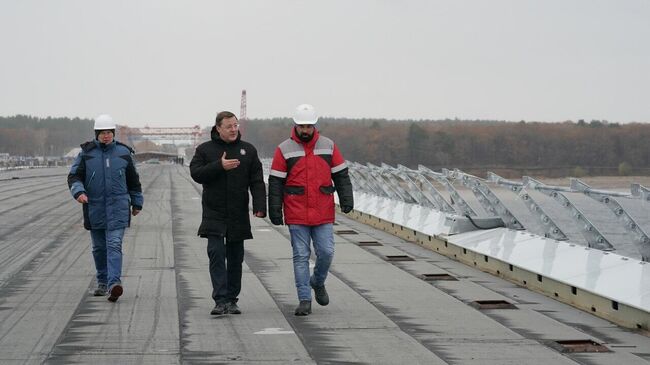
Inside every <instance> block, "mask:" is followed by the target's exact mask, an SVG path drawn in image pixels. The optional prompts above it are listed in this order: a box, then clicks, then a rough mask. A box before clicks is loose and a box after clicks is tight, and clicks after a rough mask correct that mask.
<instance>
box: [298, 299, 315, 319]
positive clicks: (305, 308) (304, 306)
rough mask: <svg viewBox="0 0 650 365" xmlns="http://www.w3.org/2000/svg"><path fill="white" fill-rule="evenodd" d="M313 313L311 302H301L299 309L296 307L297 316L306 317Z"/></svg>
mask: <svg viewBox="0 0 650 365" xmlns="http://www.w3.org/2000/svg"><path fill="white" fill-rule="evenodd" d="M309 313H311V302H310V301H309V300H301V301H300V304H298V307H296V312H295V315H297V316H306V315H308V314H309Z"/></svg>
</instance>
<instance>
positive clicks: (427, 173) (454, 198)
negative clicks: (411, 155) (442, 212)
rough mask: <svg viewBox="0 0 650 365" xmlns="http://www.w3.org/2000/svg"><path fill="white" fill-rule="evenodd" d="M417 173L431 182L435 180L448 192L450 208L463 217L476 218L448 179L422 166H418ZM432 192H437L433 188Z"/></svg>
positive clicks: (474, 213)
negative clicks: (430, 179)
mask: <svg viewBox="0 0 650 365" xmlns="http://www.w3.org/2000/svg"><path fill="white" fill-rule="evenodd" d="M418 172H420V173H421V174H422V176H423V177H425V178H426V177H429V178H432V179H433V180H435V181H437V182H438V183H440V184H442V185H443V186H444V187H445V189H447V192H449V196H450V197H451V204H450V206H452V207H453V209H454V210H455V211H456V212H457V213H458V214H460V215H463V216H466V215H469V216H470V217H477V216H478V214H476V212H475V211H474V209H472V207H471V206H470V205H469V204H468V203H467V201H465V199H463V197H462V196H461V195H460V193H458V190H456V188H454V186H453V185H452V184H451V182H450V181H449V179H447V177H446V176H445V175H444V174H441V173H438V172H435V171H433V170H431V169H429V168H427V167H425V166H422V165H418ZM429 184H431V182H429ZM431 186H432V187H433V185H432V184H431ZM434 190H435V191H436V192H438V191H437V190H436V189H435V188H434ZM438 195H439V196H440V198H441V199H442V200H443V201H445V200H444V198H442V195H440V193H438ZM445 202H446V201H445Z"/></svg>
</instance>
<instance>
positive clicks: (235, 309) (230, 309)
mask: <svg viewBox="0 0 650 365" xmlns="http://www.w3.org/2000/svg"><path fill="white" fill-rule="evenodd" d="M226 313H228V314H241V310H240V309H239V306H237V303H235V302H229V303H226Z"/></svg>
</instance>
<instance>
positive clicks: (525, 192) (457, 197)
mask: <svg viewBox="0 0 650 365" xmlns="http://www.w3.org/2000/svg"><path fill="white" fill-rule="evenodd" d="M348 164H349V167H350V175H351V176H352V179H353V186H354V187H355V189H358V190H360V191H363V192H365V193H370V194H375V195H378V196H382V197H386V198H390V199H394V200H397V201H401V202H404V203H408V204H415V205H419V206H423V207H427V208H431V209H434V210H436V211H439V212H443V213H447V214H455V215H460V216H465V217H467V216H469V217H478V218H491V217H498V218H501V220H502V221H503V223H504V224H505V226H506V227H507V228H510V229H514V230H525V229H526V227H525V226H524V225H523V224H522V223H521V222H522V221H521V219H519V218H518V217H517V216H516V215H515V213H513V211H512V210H511V209H509V208H508V206H507V204H505V203H504V201H502V199H500V198H499V197H498V196H497V194H495V193H494V191H493V188H495V187H499V188H504V189H507V190H508V191H510V192H512V193H514V194H516V195H517V196H518V198H519V199H520V200H521V201H522V202H523V204H524V206H525V207H526V208H527V210H528V212H529V213H530V214H531V215H532V216H533V217H534V219H535V221H536V222H538V223H539V225H540V227H542V230H543V235H544V236H545V237H548V238H552V239H555V240H558V241H566V240H568V237H567V235H566V234H565V232H564V231H563V230H562V229H561V228H560V224H559V222H558V221H557V220H556V219H555V218H554V217H553V216H552V214H550V213H549V212H548V210H547V209H545V208H544V206H543V205H542V204H540V202H538V201H536V200H535V199H534V198H533V197H532V196H531V194H530V190H535V191H537V192H540V193H542V194H544V195H546V196H548V197H550V198H552V199H553V201H555V202H556V203H557V204H558V205H559V206H560V207H562V208H563V209H564V210H565V211H566V212H567V213H568V215H569V217H570V219H571V223H572V225H574V226H576V227H578V229H579V231H580V233H581V234H582V236H583V237H584V239H585V241H586V243H587V245H588V246H589V247H591V248H596V249H600V250H604V251H612V250H615V249H616V248H615V246H614V245H613V244H612V243H611V242H610V240H609V239H608V238H607V237H606V235H605V234H603V231H602V230H601V229H600V228H599V227H597V226H596V224H595V223H594V222H592V220H590V219H589V218H588V217H587V214H585V213H589V215H592V214H603V213H602V212H591V211H588V212H585V211H583V210H582V209H583V208H580V207H578V206H576V205H575V204H574V203H573V202H572V201H571V199H569V197H567V194H577V193H582V194H584V195H587V196H589V197H590V198H593V199H594V200H596V201H598V202H600V203H602V204H603V205H605V206H606V207H607V208H609V210H610V211H611V212H613V213H614V215H615V216H616V217H617V218H618V220H619V222H620V224H621V225H622V226H623V227H624V228H625V232H626V233H627V234H628V235H629V236H630V237H631V238H632V241H633V242H634V243H635V244H636V245H637V248H638V250H639V252H640V253H641V258H642V260H644V261H648V260H650V236H649V235H648V233H647V232H646V230H645V229H644V228H643V227H642V226H641V225H640V224H639V223H638V222H637V220H636V219H635V218H634V216H633V215H632V214H631V213H630V212H628V211H627V210H626V209H625V208H624V207H623V206H622V205H621V204H619V203H618V201H617V200H618V199H628V200H635V201H638V202H639V204H643V205H644V207H646V208H645V209H648V208H650V189H648V188H645V187H643V186H641V185H639V184H633V185H632V187H631V193H619V192H612V191H604V190H596V189H592V188H591V187H589V186H588V185H587V184H585V183H583V182H581V181H580V180H577V179H573V180H571V186H569V187H564V186H551V185H546V184H544V183H542V182H540V181H537V180H535V179H533V178H531V177H527V176H524V177H523V178H522V181H520V182H519V181H513V180H507V179H504V178H502V177H500V176H498V175H496V174H494V173H491V172H490V173H488V179H487V180H485V179H481V178H479V177H476V176H473V175H470V174H467V173H465V172H463V171H460V170H458V169H456V170H447V169H443V170H442V171H441V172H436V171H433V170H431V169H428V168H426V167H424V166H422V165H420V166H418V169H417V170H415V169H410V168H407V167H405V166H402V165H398V166H397V167H392V166H390V165H387V164H381V166H375V165H372V164H367V166H364V165H361V164H358V163H353V162H349V163H348ZM454 182H457V183H459V184H460V185H461V186H462V187H464V188H466V189H468V190H470V191H471V192H472V194H473V195H474V197H475V198H476V201H477V202H478V203H479V204H480V206H481V207H482V208H483V209H484V210H485V212H487V216H483V217H481V215H479V214H478V213H477V212H476V211H475V210H474V209H472V207H471V205H470V204H469V202H468V200H467V197H463V195H462V194H461V193H460V192H459V190H458V189H457V188H456V187H455V186H454ZM438 186H441V187H444V188H445V189H446V191H447V193H448V194H447V195H446V196H445V194H443V193H442V192H441V191H440V190H439V189H438ZM518 214H521V213H518ZM607 214H610V213H607Z"/></svg>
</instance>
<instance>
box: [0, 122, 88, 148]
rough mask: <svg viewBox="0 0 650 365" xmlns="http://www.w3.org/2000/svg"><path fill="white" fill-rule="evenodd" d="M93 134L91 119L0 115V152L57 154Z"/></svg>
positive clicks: (77, 144) (86, 139)
mask: <svg viewBox="0 0 650 365" xmlns="http://www.w3.org/2000/svg"><path fill="white" fill-rule="evenodd" d="M93 136H94V134H93V121H92V120H91V119H79V118H74V119H71V118H51V117H48V118H36V117H32V116H27V115H16V116H12V117H0V153H9V154H10V155H15V156H43V155H45V156H61V155H64V154H65V153H67V152H68V151H70V150H71V149H72V148H74V147H78V146H79V145H80V144H81V143H82V142H83V141H88V140H90V139H92V138H93Z"/></svg>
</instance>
